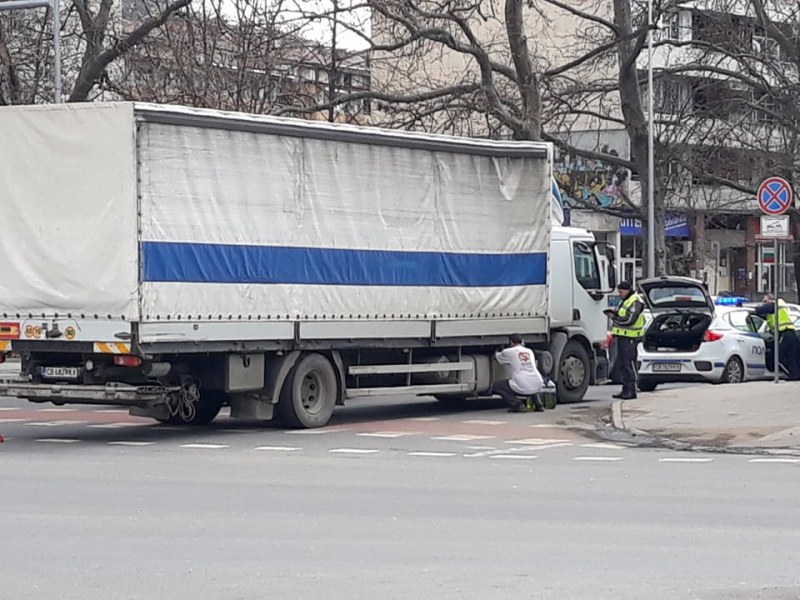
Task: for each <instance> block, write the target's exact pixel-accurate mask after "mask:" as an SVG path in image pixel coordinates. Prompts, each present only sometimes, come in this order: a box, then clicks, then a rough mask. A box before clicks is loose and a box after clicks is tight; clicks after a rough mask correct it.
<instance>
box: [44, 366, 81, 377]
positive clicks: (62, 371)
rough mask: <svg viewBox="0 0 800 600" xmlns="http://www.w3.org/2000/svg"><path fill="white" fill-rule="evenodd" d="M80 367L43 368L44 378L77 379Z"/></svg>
mask: <svg viewBox="0 0 800 600" xmlns="http://www.w3.org/2000/svg"><path fill="white" fill-rule="evenodd" d="M78 375H79V371H78V367H43V368H42V376H43V377H44V378H46V379H77V378H78Z"/></svg>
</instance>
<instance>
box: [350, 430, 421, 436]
mask: <svg viewBox="0 0 800 600" xmlns="http://www.w3.org/2000/svg"><path fill="white" fill-rule="evenodd" d="M356 435H358V436H361V437H374V438H399V437H404V436H407V435H417V432H416V431H374V432H369V433H357V434H356Z"/></svg>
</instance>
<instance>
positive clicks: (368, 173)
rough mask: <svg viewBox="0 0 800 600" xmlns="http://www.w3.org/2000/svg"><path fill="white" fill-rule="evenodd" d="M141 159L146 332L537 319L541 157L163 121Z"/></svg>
mask: <svg viewBox="0 0 800 600" xmlns="http://www.w3.org/2000/svg"><path fill="white" fill-rule="evenodd" d="M139 152H140V163H141V171H140V175H141V183H140V185H141V189H140V192H141V198H142V205H141V208H142V248H141V252H142V265H143V266H142V278H143V312H144V314H143V318H144V319H145V320H147V321H151V320H155V319H156V318H159V319H161V320H163V319H165V318H170V319H174V318H175V317H176V316H178V315H180V316H181V317H182V318H184V319H185V318H189V317H192V316H194V318H197V317H198V316H199V317H201V318H204V319H206V318H209V317H211V318H214V319H217V318H219V316H220V315H221V316H222V317H223V319H228V318H232V319H234V320H238V319H240V318H244V319H246V318H256V317H257V316H259V315H260V316H261V318H267V317H269V318H272V319H275V318H280V319H285V318H310V319H341V318H344V319H357V318H361V319H364V318H370V319H374V318H378V319H383V318H395V319H396V318H409V317H411V318H419V317H422V318H437V317H438V318H441V317H444V318H448V317H450V318H454V317H458V318H464V317H475V316H478V315H481V316H483V315H497V316H501V315H503V316H506V315H509V316H510V315H512V314H513V313H517V315H519V316H522V315H530V314H533V315H541V314H545V310H546V302H547V294H546V288H545V283H546V279H547V256H546V252H547V247H548V244H549V214H550V196H549V190H550V180H549V177H550V173H549V166H548V161H547V160H546V159H545V158H514V159H510V158H503V157H501V158H494V157H487V156H476V155H469V154H454V153H438V152H432V151H430V150H420V149H409V148H403V147H389V146H380V145H369V144H361V143H351V142H342V141H324V140H319V139H310V138H307V137H306V138H301V137H286V136H276V135H270V134H264V133H252V132H243V131H228V130H223V129H215V128H201V127H193V126H186V125H168V124H161V123H143V124H142V125H141V126H140V129H139ZM240 316H241V317H240Z"/></svg>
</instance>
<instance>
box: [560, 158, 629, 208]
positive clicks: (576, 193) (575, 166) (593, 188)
mask: <svg viewBox="0 0 800 600" xmlns="http://www.w3.org/2000/svg"><path fill="white" fill-rule="evenodd" d="M600 152H602V153H604V154H608V155H610V156H619V154H618V153H617V151H616V150H614V149H609V147H608V146H607V145H604V146H603V147H602V148H601V149H600ZM555 179H556V182H557V183H558V187H559V188H560V189H561V196H562V198H563V199H564V203H565V204H566V205H567V206H570V207H587V206H588V207H591V206H599V207H603V208H617V207H620V206H621V205H622V203H623V198H625V197H627V196H628V184H629V182H630V171H629V170H628V169H625V168H623V167H618V166H616V165H613V164H609V163H606V162H603V161H600V160H594V159H584V158H581V157H578V156H571V155H568V154H563V155H562V156H560V157H559V158H558V160H557V161H556V165H555Z"/></svg>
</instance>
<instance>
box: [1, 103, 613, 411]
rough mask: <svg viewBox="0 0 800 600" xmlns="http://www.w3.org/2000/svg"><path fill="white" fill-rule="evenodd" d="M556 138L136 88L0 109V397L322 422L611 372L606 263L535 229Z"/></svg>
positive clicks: (575, 386)
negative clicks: (6, 358)
mask: <svg viewBox="0 0 800 600" xmlns="http://www.w3.org/2000/svg"><path fill="white" fill-rule="evenodd" d="M551 171H552V148H551V146H549V145H548V144H544V143H527V142H526V143H521V142H507V141H491V140H476V139H462V138H450V137H444V136H435V135H425V134H419V133H408V132H402V131H385V130H379V129H374V128H359V127H350V126H342V125H330V124H327V123H319V122H312V121H299V120H291V119H280V118H274V117H266V116H251V115H244V114H238V113H226V112H219V111H211V110H199V109H190V108H183V107H174V106H157V105H147V104H134V103H110V104H82V105H56V106H23V107H4V108H2V109H0V190H2V195H0V201H1V202H2V208H3V214H4V216H5V218H4V228H3V233H2V236H0V256H1V257H2V260H0V320H1V321H2V323H0V352H2V353H8V352H11V351H12V350H13V351H14V352H15V353H18V354H19V355H20V356H21V365H22V367H21V373H20V376H19V377H17V378H15V379H14V380H7V381H4V382H2V384H0V395H4V396H13V397H21V398H27V399H29V400H31V401H33V402H52V403H55V404H58V405H60V404H68V403H82V404H107V405H119V406H127V407H129V408H130V409H131V412H132V414H138V415H147V416H151V417H153V418H155V419H158V420H161V421H170V422H180V423H207V422H209V421H210V420H212V419H213V418H214V417H215V416H216V415H217V413H218V412H219V410H220V408H221V407H222V406H224V405H229V406H230V407H231V414H232V416H233V417H241V418H254V419H271V418H272V417H273V414H276V415H279V416H281V417H282V418H283V419H284V420H285V422H286V423H287V424H289V425H290V426H299V427H319V426H323V425H325V424H326V423H327V422H328V420H329V418H330V416H331V412H332V411H333V409H334V406H335V405H337V404H342V403H344V402H345V400H347V399H349V398H356V397H359V396H378V395H387V396H389V395H393V396H396V395H403V394H406V395H409V394H411V395H434V396H436V397H438V398H440V399H444V400H453V399H466V398H470V397H477V396H485V395H488V394H489V393H490V389H491V386H492V382H493V381H494V380H495V378H496V377H499V376H502V371H501V370H500V369H499V368H498V367H497V366H496V365H495V364H494V361H493V360H492V357H493V352H494V350H495V349H496V348H497V347H498V346H499V345H501V344H504V343H505V340H506V338H507V336H508V335H509V334H511V333H519V334H522V335H523V336H524V337H525V339H526V341H527V342H528V344H529V345H530V346H532V347H533V348H535V349H536V350H537V352H538V354H539V357H540V363H541V365H542V368H543V369H544V370H545V371H550V372H552V376H553V379H554V380H555V381H556V384H557V388H558V394H559V397H560V399H561V400H562V401H575V400H579V399H580V398H582V397H583V395H584V393H585V392H586V388H587V386H588V385H589V384H590V382H592V381H594V380H596V379H597V378H598V377H603V375H604V370H605V369H606V368H607V361H606V359H605V354H604V351H603V350H601V346H600V344H601V343H602V342H603V341H604V340H605V335H606V318H605V317H604V316H603V314H602V310H603V308H605V306H606V295H607V294H608V292H609V291H610V289H611V288H612V287H613V282H612V279H613V275H611V273H612V272H613V264H612V263H613V256H612V255H611V253H609V252H607V250H606V249H605V248H604V247H602V246H601V245H599V244H596V243H595V241H594V239H593V236H592V235H591V234H590V233H588V232H587V231H585V230H580V229H571V228H562V227H555V228H554V227H553V226H552V224H551V212H550V208H551V207H550V202H551V188H550V183H551V176H552V173H551Z"/></svg>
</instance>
